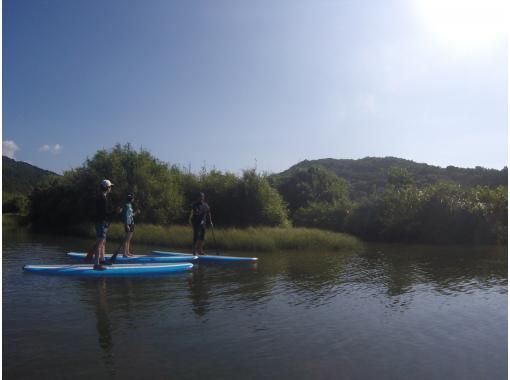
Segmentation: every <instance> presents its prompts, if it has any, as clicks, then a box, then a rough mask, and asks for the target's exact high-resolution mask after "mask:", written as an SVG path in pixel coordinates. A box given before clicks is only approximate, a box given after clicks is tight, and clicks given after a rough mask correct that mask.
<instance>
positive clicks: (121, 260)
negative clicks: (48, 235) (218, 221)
mask: <svg viewBox="0 0 510 380" xmlns="http://www.w3.org/2000/svg"><path fill="white" fill-rule="evenodd" d="M67 256H69V257H72V258H73V259H79V260H84V259H85V257H86V256H87V254H86V253H81V252H68V253H67ZM111 257H112V255H105V259H106V260H110V259H111ZM196 259H197V257H196V256H193V255H189V256H148V255H135V256H133V257H124V256H122V254H120V253H119V254H118V255H117V257H116V258H115V264H145V263H186V262H190V261H194V260H196Z"/></svg>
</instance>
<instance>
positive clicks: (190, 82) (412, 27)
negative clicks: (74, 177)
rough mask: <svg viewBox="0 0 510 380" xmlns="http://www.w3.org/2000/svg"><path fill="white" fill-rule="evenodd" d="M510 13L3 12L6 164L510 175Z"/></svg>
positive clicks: (377, 9)
mask: <svg viewBox="0 0 510 380" xmlns="http://www.w3.org/2000/svg"><path fill="white" fill-rule="evenodd" d="M504 3H505V2H504V1H502V0H485V1H481V0H465V1H462V2H460V1H459V0H443V1H437V0H401V1H400V0H381V1H379V0H361V1H354V0H338V1H320V0H319V1H317V0H314V1H312V0H309V1H300V0H288V1H284V0H278V1H273V0H272V1H264V0H262V1H239V0H232V1H222V0H220V1H169V0H164V1H154V0H147V1H126V0H122V1H120V0H119V1H95V0H86V1H81V0H73V1H65V0H46V1H42V0H40V1H39V0H33V1H30V0H4V1H3V127H2V139H3V154H4V155H9V156H11V157H14V158H15V159H17V160H22V161H27V162H30V163H32V164H34V165H37V166H40V167H42V168H45V169H49V170H53V171H56V172H62V171H64V170H68V169H71V168H75V167H78V166H80V165H82V164H83V162H84V160H85V159H86V158H87V157H91V156H93V154H94V153H95V152H96V151H97V150H98V149H104V148H106V149H110V148H112V147H113V146H114V145H115V144H116V143H121V144H124V143H128V142H129V143H131V144H132V145H133V146H134V147H135V148H139V147H143V148H145V149H147V150H149V151H150V152H151V153H152V154H153V155H154V156H155V157H157V158H158V159H160V160H162V161H165V162H168V163H171V164H178V165H183V166H185V167H188V166H189V165H191V168H192V170H198V169H199V168H200V167H202V166H203V165H205V166H206V167H207V168H212V167H215V168H217V169H220V170H223V171H233V172H239V171H240V170H242V169H245V168H252V167H254V166H256V167H257V169H259V170H261V171H268V172H279V171H282V170H285V169H286V168H288V167H289V166H291V165H293V164H295V163H297V162H299V161H301V160H303V159H318V158H326V157H331V158H354V159H357V158H362V157H366V156H380V157H382V156H395V157H401V158H406V159H411V160H414V161H417V162H426V163H429V164H433V165H439V166H447V165H455V166H460V167H474V166H476V165H480V166H484V167H489V168H497V169H501V168H502V167H504V166H505V165H507V141H508V140H507V125H508V124H507V108H508V99H507V83H508V80H507V47H506V43H507V38H506V36H505V35H504V32H503V26H502V25H504V20H503V19H502V18H501V15H502V14H504V12H503V9H502V8H503V7H504Z"/></svg>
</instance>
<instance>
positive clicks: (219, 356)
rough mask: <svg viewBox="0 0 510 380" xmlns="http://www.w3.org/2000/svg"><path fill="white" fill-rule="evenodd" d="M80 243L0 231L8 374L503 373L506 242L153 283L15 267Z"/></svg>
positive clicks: (353, 255)
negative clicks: (39, 272) (41, 272)
mask: <svg viewBox="0 0 510 380" xmlns="http://www.w3.org/2000/svg"><path fill="white" fill-rule="evenodd" d="M90 243H91V241H85V240H79V239H71V238H61V237H55V236H44V235H33V234H27V233H25V232H23V231H18V232H15V233H14V232H9V231H4V234H3V257H2V269H3V278H2V285H3V289H2V295H3V299H2V301H3V302H2V303H3V347H2V348H3V376H4V379H35V378H37V379H95V380H98V379H392V380H393V379H462V380H465V379H505V378H506V377H507V355H508V354H507V305H508V300H507V292H508V281H507V247H506V246H505V247H445V246H427V247H424V246H401V245H399V246H396V245H366V246H364V247H363V248H360V249H359V250H357V251H355V252H343V253H339V252H336V253H331V252H329V253H328V252H276V253H256V254H251V255H250V256H253V255H256V256H258V257H259V263H258V264H257V265H256V266H218V265H200V266H198V267H197V268H196V269H194V270H193V271H192V272H190V273H186V274H177V275H171V276H167V277H156V278H120V279H80V278H65V277H50V276H40V275H36V274H30V273H24V272H23V271H22V269H21V268H22V265H23V264H26V263H32V264H36V263H39V264H42V263H47V264H54V263H61V264H65V263H70V262H71V261H70V259H67V258H66V256H65V253H66V252H68V251H73V250H74V251H76V250H80V251H84V250H85V249H86V248H87V247H88V246H89V245H90ZM116 246H117V245H116V244H115V243H110V244H109V248H111V249H115V248H116ZM151 249H164V247H142V246H139V245H136V235H135V240H134V251H135V252H136V253H144V252H148V251H149V250H151ZM229 254H233V253H229ZM244 255H247V254H244Z"/></svg>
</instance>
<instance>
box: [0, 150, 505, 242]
mask: <svg viewBox="0 0 510 380" xmlns="http://www.w3.org/2000/svg"><path fill="white" fill-rule="evenodd" d="M384 160H385V161H384V163H385V165H386V166H384V167H381V165H380V164H381V161H380V159H364V160H358V161H362V163H363V165H365V166H364V168H365V169H367V170H368V171H369V172H370V173H372V174H371V175H377V180H376V181H374V182H367V183H366V184H365V185H366V188H367V189H368V188H371V189H372V190H370V191H367V192H365V193H364V195H357V196H356V197H353V198H351V197H350V196H349V185H348V182H347V181H346V180H344V179H342V178H339V177H338V176H337V175H336V174H335V173H334V172H333V171H330V170H327V169H325V168H324V166H313V165H307V166H305V167H297V168H293V169H292V170H289V171H287V172H286V173H283V174H281V175H278V176H271V177H268V176H267V175H265V174H260V173H257V172H256V171H255V170H246V171H244V172H243V173H242V175H241V176H237V175H234V174H232V173H223V172H220V171H217V170H212V171H209V172H207V171H206V170H203V171H202V172H201V173H200V174H198V175H196V174H192V173H186V172H183V171H182V170H180V169H178V168H177V167H175V166H169V165H168V164H166V163H163V162H161V161H159V160H157V159H156V158H154V157H152V156H151V154H150V153H149V152H147V151H144V150H140V151H135V150H133V149H132V148H131V146H130V145H129V144H128V145H124V146H120V145H117V146H115V147H114V148H113V149H112V150H110V151H106V150H101V151H98V152H97V153H96V154H95V155H94V156H93V157H92V158H91V159H88V160H86V162H85V163H84V165H83V166H82V167H79V168H77V169H74V170H71V171H68V172H66V173H64V175H63V176H61V177H59V176H50V177H48V179H47V180H46V182H45V183H40V184H39V185H38V186H37V188H36V189H35V190H34V191H33V192H32V193H31V195H30V199H29V207H30V209H29V214H30V215H29V217H30V221H31V222H32V224H33V225H34V226H35V227H38V228H51V229H57V230H59V231H65V230H69V229H72V230H74V231H77V228H78V227H77V226H88V227H80V228H84V230H83V233H84V234H88V233H91V232H90V231H91V228H92V226H91V223H90V221H91V220H93V218H94V213H95V198H96V196H97V193H98V191H99V183H100V181H101V180H102V179H103V178H109V179H110V180H111V181H112V182H113V183H114V184H115V187H114V191H113V193H112V201H113V203H114V205H115V206H123V204H124V201H125V197H126V194H127V193H128V192H133V193H135V194H136V196H137V197H138V203H137V204H135V208H139V209H140V210H141V214H140V215H138V216H137V223H142V224H143V225H144V226H145V225H154V226H152V227H147V229H146V231H144V233H145V232H147V233H148V234H149V236H151V239H153V242H159V241H166V238H165V234H166V233H167V232H168V231H167V230H166V228H167V226H168V225H170V224H175V223H177V224H182V225H184V224H187V222H188V216H189V212H190V205H191V203H192V202H194V201H196V200H197V195H198V193H199V192H205V193H206V200H207V202H208V203H209V205H210V206H211V210H212V215H213V220H214V222H215V225H216V226H218V227H222V229H220V230H218V234H217V235H219V236H222V235H223V234H225V233H226V232H225V231H226V230H229V229H230V230H231V232H229V234H230V235H228V236H229V238H232V239H234V240H233V242H232V243H229V242H227V240H228V239H227V238H223V237H221V238H220V240H221V241H222V243H221V244H222V247H223V248H228V249H236V247H239V248H240V247H251V248H253V249H264V250H273V249H279V247H281V246H282V245H280V243H278V241H279V239H283V238H282V236H287V235H288V236H293V238H295V239H298V240H299V241H301V242H303V244H304V245H306V244H307V243H305V242H306V241H308V240H306V239H303V238H302V235H307V233H304V232H303V233H302V234H297V235H293V234H294V231H295V230H296V229H288V234H287V235H286V234H284V233H283V232H282V234H281V235H278V238H270V237H269V235H268V236H266V237H263V236H258V235H257V237H256V242H254V243H250V241H251V239H252V238H253V239H255V235H256V234H260V233H261V231H263V232H264V233H267V234H272V233H273V230H272V229H269V230H265V229H264V226H273V227H289V226H290V225H291V224H293V225H295V226H297V227H309V228H321V229H325V230H332V231H337V232H348V233H351V234H354V235H355V236H358V237H360V238H363V239H366V240H377V241H390V242H424V243H506V242H507V231H508V223H507V215H508V196H507V186H506V185H500V186H487V185H472V184H473V183H476V182H477V181H478V179H479V178H482V177H483V178H484V181H486V182H491V181H495V182H497V181H499V179H500V177H501V176H504V177H506V170H503V171H487V170H486V169H483V168H476V169H473V171H468V172H459V171H458V170H457V169H456V168H451V167H449V168H447V169H441V170H443V171H442V172H434V171H432V172H431V171H430V170H429V169H430V167H429V166H428V165H424V164H416V165H418V166H416V165H415V164H414V163H412V161H405V160H399V159H390V158H389V159H384ZM336 161H337V160H333V161H331V160H323V161H321V162H323V163H324V162H325V163H329V164H331V163H335V162H336ZM340 161H342V160H340ZM343 161H345V160H343ZM402 163H405V165H401V164H402ZM399 164H400V165H399ZM436 169H439V168H436ZM342 170H344V172H345V170H346V166H345V165H344V167H343V169H342ZM444 171H446V173H450V174H449V175H452V176H453V174H452V173H454V174H455V175H457V176H458V175H460V174H459V173H463V174H462V175H464V176H465V178H463V181H464V182H466V183H469V184H470V185H461V184H459V183H458V182H452V181H441V180H438V178H440V176H439V175H436V174H437V173H440V174H441V175H443V174H444V173H445V172H444ZM376 173H377V174H376ZM431 173H432V174H431ZM434 173H435V174H434ZM349 175H351V176H356V175H358V177H357V178H362V177H359V175H360V174H359V173H358V174H356V173H355V172H354V171H352V172H350V173H349ZM469 175H474V176H475V179H471V180H467V179H466V178H467V177H469ZM365 178H366V179H367V178H368V180H369V179H370V178H371V177H370V176H368V177H365ZM358 185H359V182H358V183H357V184H356V183H355V186H358ZM351 194H352V193H351ZM4 198H5V199H4V209H6V208H7V207H6V206H8V207H11V210H23V209H24V208H26V207H27V201H26V200H24V199H23V198H19V197H18V198H16V197H10V196H9V197H5V195H4ZM156 225H157V226H156ZM158 226H159V227H158ZM250 227H257V228H255V229H253V228H250ZM80 228H78V230H79V229H80ZM144 228H145V227H144ZM182 228H183V229H185V230H186V231H187V229H188V228H189V227H182ZM238 228H244V230H239V229H238ZM137 231H138V232H140V231H139V230H138V229H137ZM172 231H173V232H176V231H177V230H172ZM183 231H184V230H182V231H181V232H176V233H181V235H182V234H184V232H183ZM92 233H93V231H92ZM117 233H118V235H119V237H120V236H121V235H122V230H121V229H119V231H116V230H115V228H114V229H112V231H111V235H110V237H115V236H117ZM186 234H187V232H186ZM250 234H252V235H253V236H252V235H250ZM307 236H308V235H307ZM313 236H316V235H313ZM181 239H182V240H180V243H179V244H184V242H186V244H188V237H183V236H181ZM313 239H315V237H314V238H310V241H313ZM173 241H174V242H176V241H175V240H173ZM176 244H177V243H176ZM289 244H290V242H288V241H287V242H286V243H285V244H284V245H283V246H285V247H288V246H289ZM300 244H301V243H300ZM320 244H322V243H320Z"/></svg>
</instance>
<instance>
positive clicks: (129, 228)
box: [124, 224, 135, 234]
mask: <svg viewBox="0 0 510 380" xmlns="http://www.w3.org/2000/svg"><path fill="white" fill-rule="evenodd" d="M124 231H126V233H127V234H128V233H130V232H135V225H134V224H124Z"/></svg>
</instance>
